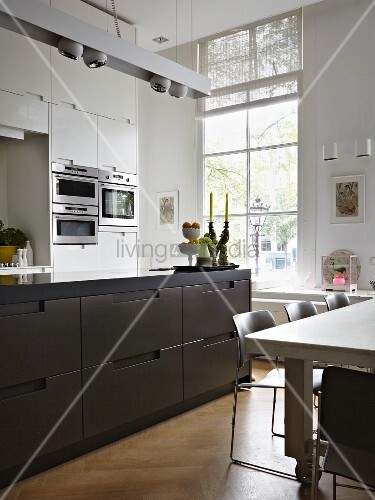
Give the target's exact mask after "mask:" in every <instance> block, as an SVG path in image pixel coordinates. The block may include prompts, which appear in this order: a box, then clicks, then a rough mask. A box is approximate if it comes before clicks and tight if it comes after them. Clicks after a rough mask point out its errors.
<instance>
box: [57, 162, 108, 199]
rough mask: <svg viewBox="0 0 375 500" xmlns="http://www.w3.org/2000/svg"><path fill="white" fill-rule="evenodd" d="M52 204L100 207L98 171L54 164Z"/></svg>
mask: <svg viewBox="0 0 375 500" xmlns="http://www.w3.org/2000/svg"><path fill="white" fill-rule="evenodd" d="M52 202H53V203H72V204H74V205H93V206H97V205H98V169H97V168H91V167H78V166H75V165H63V164H62V163H55V162H53V163H52Z"/></svg>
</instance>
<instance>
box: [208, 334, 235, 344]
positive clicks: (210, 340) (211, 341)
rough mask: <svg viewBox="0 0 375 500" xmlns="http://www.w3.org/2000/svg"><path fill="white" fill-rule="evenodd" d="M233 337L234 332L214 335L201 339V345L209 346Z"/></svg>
mask: <svg viewBox="0 0 375 500" xmlns="http://www.w3.org/2000/svg"><path fill="white" fill-rule="evenodd" d="M233 338H234V332H229V333H222V334H220V335H215V336H214V337H209V338H208V339H203V347H210V346H212V345H216V344H221V342H226V341H228V340H232V339H233Z"/></svg>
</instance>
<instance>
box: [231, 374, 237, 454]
mask: <svg viewBox="0 0 375 500" xmlns="http://www.w3.org/2000/svg"><path fill="white" fill-rule="evenodd" d="M238 377H239V374H238V369H237V372H236V381H235V385H234V396H233V412H232V439H231V442H230V459H231V460H232V461H233V460H234V458H233V445H234V428H235V426H236V412H237V398H238Z"/></svg>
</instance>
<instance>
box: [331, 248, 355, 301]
mask: <svg viewBox="0 0 375 500" xmlns="http://www.w3.org/2000/svg"><path fill="white" fill-rule="evenodd" d="M359 270H360V266H359V261H358V257H357V255H353V254H351V253H350V252H348V251H338V252H334V253H331V254H330V255H323V257H322V290H327V291H343V292H356V291H357V284H358V277H359Z"/></svg>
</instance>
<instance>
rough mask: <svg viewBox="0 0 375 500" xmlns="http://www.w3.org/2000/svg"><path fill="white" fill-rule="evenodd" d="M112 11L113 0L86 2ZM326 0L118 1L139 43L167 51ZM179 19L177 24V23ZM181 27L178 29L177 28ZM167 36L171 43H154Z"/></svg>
mask: <svg viewBox="0 0 375 500" xmlns="http://www.w3.org/2000/svg"><path fill="white" fill-rule="evenodd" d="M83 1H85V2H86V3H88V4H90V5H93V6H94V7H98V8H99V9H101V10H107V11H108V12H111V0H83ZM319 1H322V0H232V1H229V0H115V5H116V11H117V15H118V17H119V19H123V20H124V21H126V22H128V23H129V24H132V25H134V26H135V27H136V28H137V38H138V40H137V43H138V45H139V46H140V47H143V48H145V49H147V50H151V51H158V50H164V49H166V48H169V47H174V46H175V45H176V32H177V45H180V44H182V43H186V42H190V41H191V40H197V39H199V38H203V37H205V36H208V35H212V34H214V33H220V32H221V31H225V30H227V29H231V28H236V27H238V26H242V25H244V24H246V23H249V22H252V21H256V20H258V19H263V18H266V17H270V16H273V15H275V14H280V13H282V12H287V11H289V10H293V9H296V8H299V7H304V6H306V5H309V4H313V3H317V2H319ZM176 20H177V23H176ZM176 27H177V29H176ZM158 36H165V37H166V38H168V39H169V42H166V43H163V44H161V45H159V44H157V43H155V42H153V41H152V39H153V38H156V37H158Z"/></svg>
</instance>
